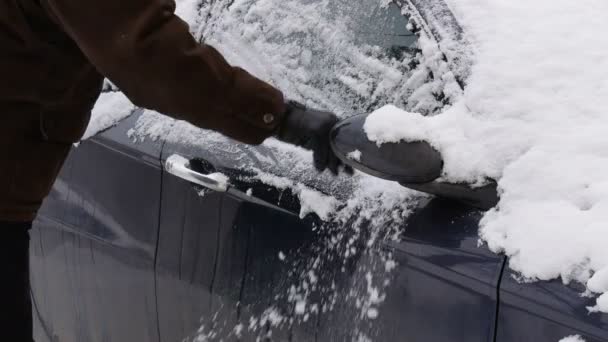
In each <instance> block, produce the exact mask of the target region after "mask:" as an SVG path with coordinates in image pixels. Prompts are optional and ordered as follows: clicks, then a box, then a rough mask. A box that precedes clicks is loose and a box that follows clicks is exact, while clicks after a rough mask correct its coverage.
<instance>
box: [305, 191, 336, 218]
mask: <svg viewBox="0 0 608 342" xmlns="http://www.w3.org/2000/svg"><path fill="white" fill-rule="evenodd" d="M297 189H298V197H299V198H300V206H301V209H300V218H304V216H306V215H307V214H308V213H315V214H317V215H318V216H319V217H320V218H321V219H322V220H325V221H327V220H328V219H329V215H330V214H332V213H333V212H334V209H335V208H336V205H337V204H338V202H337V201H336V199H335V198H334V197H332V196H327V195H324V194H322V193H320V192H319V191H316V190H312V189H310V188H308V187H306V186H304V185H302V184H299V185H298V186H297Z"/></svg>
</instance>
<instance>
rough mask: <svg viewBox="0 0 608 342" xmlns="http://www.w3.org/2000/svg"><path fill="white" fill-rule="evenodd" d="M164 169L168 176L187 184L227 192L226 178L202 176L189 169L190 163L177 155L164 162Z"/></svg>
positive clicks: (218, 174)
mask: <svg viewBox="0 0 608 342" xmlns="http://www.w3.org/2000/svg"><path fill="white" fill-rule="evenodd" d="M165 169H166V170H167V172H169V173H170V174H172V175H174V176H176V177H179V178H181V179H183V180H186V181H188V182H192V183H194V184H198V185H200V186H202V187H205V188H207V189H210V190H213V191H217V192H226V191H228V178H227V177H226V176H224V175H222V174H220V173H212V174H208V175H205V174H202V173H200V172H196V171H194V170H192V169H191V168H190V161H189V160H188V159H186V158H184V157H182V156H180V155H178V154H173V155H171V156H170V157H169V158H167V161H166V162H165Z"/></svg>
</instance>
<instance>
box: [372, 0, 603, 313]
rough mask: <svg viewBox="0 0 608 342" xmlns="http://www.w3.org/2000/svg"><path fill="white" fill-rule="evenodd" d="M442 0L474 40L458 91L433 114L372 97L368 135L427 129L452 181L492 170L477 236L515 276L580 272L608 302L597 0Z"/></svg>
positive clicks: (479, 177) (410, 134)
mask: <svg viewBox="0 0 608 342" xmlns="http://www.w3.org/2000/svg"><path fill="white" fill-rule="evenodd" d="M448 2H449V4H450V6H451V7H452V9H453V11H454V12H455V13H456V15H457V16H458V17H459V19H460V21H461V23H462V24H463V26H464V27H465V29H466V30H467V31H468V33H469V35H470V36H471V38H472V41H473V42H474V46H475V52H476V57H475V63H474V65H473V67H472V70H471V76H470V78H469V80H468V86H467V88H466V90H465V93H464V96H463V97H462V99H461V100H460V101H458V102H457V103H455V104H454V105H453V106H452V107H451V108H449V109H448V110H446V111H445V112H444V113H443V114H441V115H437V116H433V117H424V116H422V115H420V114H418V113H411V112H412V111H411V110H407V108H405V109H406V110H401V109H398V108H396V107H385V108H382V109H380V110H378V111H376V112H375V113H374V114H373V115H372V116H371V117H370V118H369V119H368V122H367V123H366V127H367V130H368V134H369V136H370V137H371V138H373V139H374V140H376V141H379V142H382V141H395V140H399V139H405V140H412V139H427V140H429V141H430V142H431V143H432V144H433V145H434V146H435V147H436V148H438V149H439V150H440V151H441V152H442V154H443V156H444V158H445V169H444V177H445V178H447V179H449V180H451V181H454V182H468V183H471V184H481V183H483V182H484V181H485V180H486V179H487V178H492V179H496V180H498V182H499V188H500V192H501V201H500V203H499V205H498V207H497V208H495V209H494V210H491V211H490V212H488V213H487V214H486V215H485V217H484V219H483V221H482V226H481V230H480V236H481V239H482V240H483V241H484V242H485V243H487V245H488V246H489V247H490V248H491V249H492V250H493V251H495V252H497V253H505V254H506V255H508V256H509V257H510V258H509V265H510V267H511V268H512V269H514V270H516V271H519V272H521V275H522V277H523V278H526V279H528V280H549V279H555V278H559V277H561V279H562V280H563V282H564V283H569V282H570V281H578V282H581V283H583V284H586V285H587V288H588V290H590V291H591V292H594V293H598V294H600V295H601V296H600V297H599V299H598V300H597V306H596V307H594V308H590V310H591V311H595V310H600V311H603V312H608V249H607V248H606V246H608V225H607V224H606V222H608V220H607V219H608V135H607V134H606V132H608V115H607V111H608V109H607V108H608V107H607V105H606V99H608V36H606V35H605V34H602V33H603V32H607V30H608V21H607V20H606V15H605V14H606V13H608V3H607V2H605V1H599V0H598V1H586V2H585V4H584V5H583V4H581V3H576V2H569V1H565V0H550V1H549V0H538V1H533V2H530V1H522V0H516V1H508V2H504V1H484V2H479V1H475V0H449V1H448ZM414 112H415V111H414Z"/></svg>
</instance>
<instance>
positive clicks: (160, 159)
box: [154, 140, 165, 342]
mask: <svg viewBox="0 0 608 342" xmlns="http://www.w3.org/2000/svg"><path fill="white" fill-rule="evenodd" d="M164 148H165V141H164V140H163V141H162V143H161V146H160V153H159V154H158V164H159V165H160V184H159V186H160V189H159V200H158V211H157V213H158V215H157V221H156V247H155V248H154V302H155V307H156V334H157V338H158V341H159V342H161V334H160V317H159V316H160V309H159V304H158V268H157V266H158V252H159V251H158V250H159V246H160V229H161V217H162V207H163V181H164V168H163V166H162V158H163V157H162V156H163V150H164Z"/></svg>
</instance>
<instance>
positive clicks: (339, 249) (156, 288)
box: [31, 0, 608, 342]
mask: <svg viewBox="0 0 608 342" xmlns="http://www.w3.org/2000/svg"><path fill="white" fill-rule="evenodd" d="M292 2H293V1H292ZM257 3H258V4H262V5H263V4H264V3H266V4H267V3H268V2H267V1H266V2H264V1H259V2H257ZM289 3H291V2H290V1H283V2H281V6H283V7H281V6H278V8H277V9H276V11H275V12H273V13H274V14H273V15H276V16H278V17H281V16H289V15H294V17H289V18H291V19H294V18H296V19H297V18H300V19H301V20H303V21H300V22H298V21H294V22H293V23H294V25H295V26H297V25H298V24H301V23H303V22H306V20H309V19H310V18H309V17H307V15H308V12H307V11H313V12H314V10H319V8H321V9H322V10H323V11H326V12H327V13H328V14H327V15H328V16H329V18H333V19H334V21H335V23H334V24H335V25H343V26H344V27H346V29H344V30H343V31H339V32H337V31H332V30H329V28H332V27H333V26H328V27H324V26H323V23H316V24H315V25H312V26H311V27H307V28H306V30H303V29H302V27H300V28H299V29H298V28H293V27H290V28H285V27H283V26H281V25H278V24H277V26H276V27H265V28H264V30H265V31H264V32H265V34H267V35H268V36H269V37H270V38H269V39H268V40H267V41H265V44H264V45H258V46H257V48H258V49H262V50H263V49H265V48H269V47H272V46H278V45H284V44H285V41H284V40H282V38H285V37H288V38H289V40H290V42H291V43H292V44H293V46H291V47H290V48H292V49H296V48H297V47H298V46H300V47H303V49H302V50H301V51H299V52H298V53H296V54H295V55H296V56H295V57H293V56H290V58H292V57H293V60H291V61H292V62H293V61H297V63H296V64H295V66H294V64H293V63H291V64H290V63H286V64H285V67H284V68H281V70H280V72H281V73H282V74H281V75H282V76H290V77H292V78H293V79H295V81H294V83H292V84H287V83H284V84H282V85H283V86H284V88H286V89H288V91H289V92H290V94H293V95H294V96H298V97H300V98H301V99H302V100H306V101H308V102H312V103H317V104H323V105H324V106H326V107H330V108H350V109H352V111H354V112H366V111H369V110H370V109H372V108H374V107H375V106H377V105H379V104H382V103H389V102H400V104H401V105H402V106H404V107H410V108H414V109H416V110H417V111H420V112H424V113H426V114H429V115H432V114H433V113H436V112H439V111H440V110H441V108H442V106H444V105H446V104H448V103H450V96H451V94H453V93H454V92H458V91H459V90H460V91H462V89H464V88H465V87H466V81H467V77H468V75H469V68H470V65H471V60H470V56H469V54H468V52H467V49H466V47H467V42H466V39H467V38H466V34H465V32H464V30H463V28H462V27H460V25H459V24H458V21H457V20H456V17H455V16H454V15H453V14H452V13H451V11H450V8H449V6H447V5H446V4H445V3H444V2H443V0H426V1H420V0H398V1H395V2H391V3H387V4H386V6H382V7H378V6H377V2H376V1H368V0H365V1H360V2H356V3H352V2H347V1H337V2H336V3H339V4H340V6H337V7H331V6H330V7H323V6H327V3H326V2H320V1H318V0H307V1H303V2H302V3H304V4H305V5H306V6H308V7H305V8H304V9H305V10H303V11H302V12H300V13H294V11H292V9H293V8H290V7H289V6H288V5H289ZM213 4H215V5H213V6H211V8H206V7H204V6H203V7H202V9H201V11H203V13H205V14H206V15H207V17H206V18H207V21H206V22H207V24H206V25H205V27H203V28H200V32H202V33H206V34H207V37H209V39H208V40H209V41H210V42H211V43H217V44H219V45H221V44H223V43H226V44H228V43H227V41H229V40H226V37H225V36H223V34H226V32H229V31H230V30H229V29H230V27H228V26H226V25H228V24H227V23H226V22H227V21H229V20H233V18H232V17H230V15H232V14H234V13H237V14H238V13H241V12H239V10H243V8H249V9H251V8H253V9H255V10H260V8H254V7H255V6H256V2H253V3H252V2H247V1H241V2H230V3H228V2H226V3H225V6H223V5H222V4H223V2H221V1H219V2H215V3H213ZM231 6H232V8H231ZM239 6H241V7H239ZM246 6H250V7H246ZM251 6H254V7H251ZM258 6H261V5H258ZM285 6H287V7H285ZM227 11H228V12H230V11H231V12H230V13H232V14H230V15H228V14H226V13H227ZM336 11H337V12H336ZM340 11H346V12H348V13H349V16H348V18H349V19H352V20H350V21H344V22H343V21H340V20H337V19H339V18H344V12H340ZM245 12H246V11H245ZM248 13H249V16H248V17H247V18H248V20H249V21H247V23H248V25H250V26H249V27H250V28H251V30H255V29H260V27H262V26H263V25H258V24H259V23H257V22H256V20H260V19H259V18H258V16H259V13H258V16H256V13H257V12H255V11H250V12H248ZM314 13H317V12H314ZM294 20H295V19H294ZM275 24H276V23H275ZM332 25H333V24H332ZM340 27H342V26H340ZM214 30H215V31H214ZM307 30H308V31H307ZM315 30H316V31H315ZM238 32H239V37H241V39H244V40H247V39H250V38H248V36H247V35H248V34H250V33H251V32H250V31H247V30H245V31H243V28H242V27H239V29H238ZM307 32H308V33H309V34H311V35H316V36H314V37H313V38H315V39H318V40H319V41H323V44H326V45H323V46H322V47H324V48H326V49H325V50H323V49H319V48H318V46H317V47H316V48H315V46H311V45H310V44H312V43H311V42H310V41H311V39H309V38H310V37H307V35H306V34H307ZM195 33H196V32H195ZM338 33H341V34H342V33H343V34H345V35H346V36H339V35H338V36H336V35H337V34H338ZM281 34H284V36H281ZM331 34H333V35H331ZM330 36H331V37H332V39H329V38H327V37H330ZM319 37H325V38H327V40H323V39H320V38H319ZM349 39H350V42H351V43H352V44H351V45H348V44H343V42H344V41H349ZM418 39H420V40H424V49H427V50H428V51H422V50H423V49H421V48H420V44H416V41H417V40H418ZM340 42H342V43H340ZM273 44H274V45H273ZM331 44H337V45H336V46H332V45H331ZM357 46H359V47H361V49H360V50H357V51H353V47H357ZM429 49H430V50H429ZM305 50H309V51H312V53H311V54H307V53H305V52H303V51H305ZM231 51H232V47H231V46H230V45H229V44H228V45H227V46H226V47H225V48H224V51H223V52H224V53H225V54H226V55H228V56H230V54H231ZM343 51H346V53H347V54H343V53H342V52H343ZM354 52H356V53H354ZM270 54H272V53H270ZM345 56H351V57H352V56H354V57H353V59H356V58H358V59H357V60H351V59H349V58H346V57H345ZM266 57H268V56H267V55H264V56H262V57H260V56H255V55H254V54H253V53H252V54H251V55H248V56H246V58H245V59H254V60H255V59H262V60H263V59H264V58H266ZM275 57H276V56H275ZM355 57H356V58H355ZM277 58H278V57H277ZM377 61H389V62H390V63H392V64H390V65H388V66H389V67H390V68H388V67H387V65H383V64H378V63H375V62H377ZM263 62H267V61H261V62H260V63H259V64H256V63H255V61H254V63H253V64H254V67H255V66H258V67H259V68H257V69H256V71H257V72H259V73H262V74H265V75H266V76H270V77H271V78H272V77H273V76H276V75H274V74H272V72H271V71H268V70H266V69H264V68H263V67H260V65H262V64H263ZM271 62H273V61H271ZM389 62H387V63H389ZM294 63H295V62H294ZM298 63H299V64H298ZM385 67H386V68H385ZM365 68H367V69H365ZM302 70H308V72H309V73H308V74H307V76H302V73H301V72H302ZM394 70H397V71H398V72H397V73H396V75H398V76H399V77H396V78H392V79H391V78H390V77H387V73H388V74H391V73H392V72H393V71H394ZM446 70H447V71H446ZM438 72H444V73H446V74H445V75H442V76H445V77H438V76H439V75H437V73H438ZM393 74H395V73H393ZM406 76H407V77H406ZM275 78H278V76H277V77H275ZM361 79H365V80H367V81H369V82H367V83H365V86H364V87H361V86H357V84H361V83H360V82H354V81H357V80H358V81H361ZM387 80H388V81H387ZM389 81H390V82H392V83H390V84H389V83H387V82H389ZM355 83H356V84H355ZM315 87H316V88H315ZM423 88H424V89H426V92H425V93H420V92H417V90H419V89H423ZM319 89H321V90H322V91H321V93H324V92H326V93H327V94H324V95H327V97H326V98H324V99H325V100H326V101H325V102H320V101H319V97H318V93H319ZM106 90H107V91H109V92H113V91H115V89H113V87H111V86H108V87H107V88H106ZM336 94H337V95H336ZM359 134H360V136H359V135H357V132H354V133H353V132H351V133H349V137H350V138H352V139H354V140H357V139H359V140H357V141H360V140H361V139H363V140H365V139H364V136H363V133H362V132H360V133H359ZM362 137H363V138H362ZM371 153H373V152H371ZM307 158H309V155H307V154H306V152H303V151H301V150H298V149H295V148H290V147H288V146H283V145H281V144H280V143H278V142H276V141H269V142H267V143H265V144H263V145H260V146H248V145H244V144H241V143H238V142H236V141H232V140H230V139H229V138H226V137H223V136H221V135H219V134H217V133H213V132H209V131H204V130H200V129H197V128H194V127H192V126H190V125H188V124H186V123H184V122H176V121H174V120H172V119H169V118H167V117H164V116H162V115H161V114H158V113H154V112H151V111H147V110H143V109H137V110H135V111H134V112H133V113H132V114H131V115H129V116H128V117H127V118H125V119H124V120H122V121H120V122H119V123H117V124H116V125H115V126H113V127H110V128H108V129H106V130H103V131H102V132H100V133H99V134H97V135H95V136H93V137H91V138H90V139H87V140H85V141H82V142H81V143H80V144H79V145H78V146H77V147H75V148H73V149H72V151H71V153H70V155H69V157H68V159H67V161H66V163H65V164H64V166H63V168H62V170H61V173H60V175H59V177H58V179H57V181H56V182H55V184H54V186H53V189H52V192H51V194H50V195H49V197H48V198H47V199H46V200H45V202H44V205H43V207H42V208H41V210H40V213H39V215H38V217H37V219H36V221H35V223H34V226H33V229H32V231H31V274H32V276H31V277H32V279H31V285H32V298H33V307H34V310H33V311H34V327H35V339H36V341H48V342H55V341H61V342H70V341H73V342H81V341H87V342H88V341H91V342H95V341H99V342H102V341H150V342H168V341H183V340H187V341H207V340H209V341H228V340H234V341H237V340H242V341H261V340H264V341H361V342H363V341H424V342H428V341H450V342H457V341H462V342H474V341H484V342H488V341H492V342H515V341H517V342H521V341H535V342H536V341H558V340H560V339H561V338H563V337H565V336H569V335H580V336H583V337H584V338H585V339H586V341H588V342H596V341H608V315H605V314H599V313H595V314H590V313H589V311H588V310H587V307H589V306H593V302H594V301H593V298H588V297H584V296H581V293H582V292H584V288H583V287H581V286H580V285H577V284H575V283H572V284H569V285H564V284H563V283H562V282H560V281H557V280H554V281H545V282H534V283H528V282H521V281H520V280H519V278H518V274H517V273H516V272H514V271H512V270H511V269H510V268H509V267H508V258H507V257H506V256H504V255H499V254H495V253H493V252H491V251H490V250H489V249H488V248H487V247H486V246H484V245H482V244H480V243H479V237H478V229H479V223H480V219H481V217H482V216H483V211H484V210H485V209H488V207H491V206H492V203H494V204H495V200H496V198H494V197H493V196H496V195H495V187H494V188H492V187H490V192H489V194H490V195H489V196H488V192H484V193H483V194H482V196H481V197H479V196H477V195H478V193H475V192H473V193H472V194H471V193H469V192H467V191H468V190H467V188H466V187H463V188H456V189H451V191H448V192H447V193H445V192H442V191H435V190H437V188H433V187H429V186H422V187H420V185H415V184H404V185H405V186H410V187H413V188H416V187H418V189H421V190H423V191H427V192H431V193H433V192H435V193H439V194H440V196H436V197H429V196H422V195H416V194H415V195H413V197H412V196H409V195H408V196H409V197H408V196H404V197H403V198H401V197H399V196H397V197H394V198H389V197H388V195H386V194H385V193H383V192H382V191H380V192H378V193H375V194H371V195H368V194H365V195H364V196H366V197H365V203H364V204H363V205H361V203H357V204H356V205H354V206H353V205H351V206H350V207H349V200H351V199H352V198H353V197H352V196H353V194H355V193H357V191H360V187H359V186H360V184H359V183H357V182H356V181H353V180H352V179H350V178H349V177H348V176H344V175H342V176H340V177H337V178H334V177H333V176H331V175H328V174H317V173H316V171H314V170H313V169H312V168H311V167H310V162H307V160H308V159H307ZM355 158H356V156H355ZM383 160H384V161H386V162H387V163H389V164H390V163H391V159H390V157H388V158H384V159H383ZM345 161H346V162H348V159H345ZM375 166H377V165H368V167H370V168H373V167H375ZM359 176H360V177H365V176H361V175H359ZM366 179H367V181H369V182H375V180H374V179H372V178H371V177H368V178H366ZM383 184H389V185H388V187H390V189H391V191H393V192H394V193H400V192H403V193H408V194H412V193H411V191H410V190H408V189H407V188H406V187H402V186H400V185H398V184H397V183H383ZM433 189H435V190H433ZM408 191H409V192H408ZM471 196H472V197H471ZM476 196H477V197H476ZM406 198H413V200H407V199H406ZM400 200H403V201H406V202H403V203H400V202H399V201H400ZM488 201H489V202H488ZM378 203H382V204H383V205H378ZM488 203H490V205H488ZM327 208H333V209H335V210H333V213H332V211H331V210H327ZM340 211H341V212H342V214H334V213H335V212H340Z"/></svg>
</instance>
